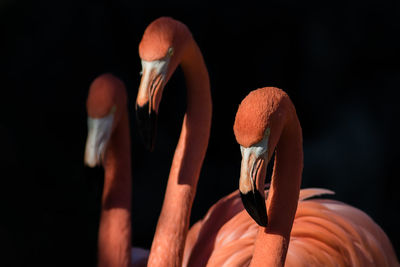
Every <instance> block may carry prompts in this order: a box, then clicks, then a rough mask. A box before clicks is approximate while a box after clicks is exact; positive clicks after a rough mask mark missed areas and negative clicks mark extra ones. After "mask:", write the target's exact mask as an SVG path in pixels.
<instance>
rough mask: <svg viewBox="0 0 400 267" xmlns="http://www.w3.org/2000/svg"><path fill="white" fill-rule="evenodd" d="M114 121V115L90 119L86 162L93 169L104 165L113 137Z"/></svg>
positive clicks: (88, 122) (88, 121)
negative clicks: (110, 140) (108, 146)
mask: <svg viewBox="0 0 400 267" xmlns="http://www.w3.org/2000/svg"><path fill="white" fill-rule="evenodd" d="M113 120H114V114H113V113H111V114H109V115H107V116H106V117H103V118H91V117H88V120H87V124H88V136H87V139H86V148H85V158H84V162H85V164H86V165H88V166H89V167H92V168H93V167H96V166H99V165H100V164H101V163H102V161H103V158H104V153H105V150H106V147H107V143H108V140H109V139H110V136H111V130H112V125H113Z"/></svg>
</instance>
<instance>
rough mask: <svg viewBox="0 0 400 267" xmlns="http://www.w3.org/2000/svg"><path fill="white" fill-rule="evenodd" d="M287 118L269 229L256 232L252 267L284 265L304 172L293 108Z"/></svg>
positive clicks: (272, 190)
mask: <svg viewBox="0 0 400 267" xmlns="http://www.w3.org/2000/svg"><path fill="white" fill-rule="evenodd" d="M289 116H290V117H289V118H288V120H287V123H286V125H285V126H284V128H283V130H282V134H281V136H280V138H279V141H278V144H277V146H276V152H275V153H276V157H275V166H274V172H273V175H272V179H271V187H270V190H269V195H268V201H267V214H268V226H267V227H260V228H259V231H258V235H257V239H256V242H255V248H254V254H253V259H252V262H251V264H250V266H252V267H261V266H284V263H285V258H286V253H287V249H288V246H289V240H290V232H291V230H292V225H293V220H294V216H295V214H296V210H297V203H298V199H299V193H300V184H301V173H302V170H303V147H302V133H301V126H300V123H299V120H298V118H297V115H296V112H295V110H294V107H293V109H292V112H291V114H290V115H289Z"/></svg>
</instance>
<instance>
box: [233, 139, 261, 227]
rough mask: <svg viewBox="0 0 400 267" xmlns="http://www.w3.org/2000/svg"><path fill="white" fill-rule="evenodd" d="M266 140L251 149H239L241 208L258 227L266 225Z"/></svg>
mask: <svg viewBox="0 0 400 267" xmlns="http://www.w3.org/2000/svg"><path fill="white" fill-rule="evenodd" d="M267 144H268V138H264V139H263V140H262V141H261V142H259V143H257V144H255V145H253V146H251V147H247V148H245V147H242V146H241V147H240V149H241V151H242V163H241V168H240V180H239V191H240V196H241V198H242V202H243V206H244V208H245V209H246V211H247V213H248V214H249V215H250V216H251V217H252V218H253V220H255V221H256V222H257V224H258V225H260V226H263V227H266V226H267V224H268V216H267V208H266V205H265V196H264V183H265V171H266V162H267V155H268V153H267V149H266V148H267Z"/></svg>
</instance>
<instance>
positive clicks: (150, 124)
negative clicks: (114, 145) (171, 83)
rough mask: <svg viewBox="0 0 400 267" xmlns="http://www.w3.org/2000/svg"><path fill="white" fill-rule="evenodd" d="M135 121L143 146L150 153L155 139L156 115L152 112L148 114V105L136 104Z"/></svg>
mask: <svg viewBox="0 0 400 267" xmlns="http://www.w3.org/2000/svg"><path fill="white" fill-rule="evenodd" d="M136 120H137V122H138V126H139V132H140V133H141V136H142V139H143V142H144V146H145V148H146V149H147V150H148V151H150V152H152V151H153V150H154V144H155V139H156V138H155V137H156V127H157V114H156V113H155V112H154V111H153V110H150V112H149V103H146V104H145V105H143V106H139V105H138V104H136Z"/></svg>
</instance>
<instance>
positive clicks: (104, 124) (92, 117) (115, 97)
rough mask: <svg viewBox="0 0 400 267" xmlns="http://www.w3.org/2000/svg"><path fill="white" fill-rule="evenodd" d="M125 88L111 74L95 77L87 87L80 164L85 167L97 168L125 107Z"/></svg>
mask: <svg viewBox="0 0 400 267" xmlns="http://www.w3.org/2000/svg"><path fill="white" fill-rule="evenodd" d="M126 101H127V96H126V89H125V85H124V84H123V82H122V81H121V80H119V79H118V78H116V77H115V76H113V75H112V74H108V73H107V74H102V75H100V76H99V77H97V78H96V79H95V80H94V81H93V82H92V84H91V85H90V88H89V95H88V98H87V102H86V109H87V113H88V119H87V125H88V136H87V139H86V148H85V157H84V162H85V164H86V165H88V166H89V167H95V166H97V165H100V164H101V163H102V162H103V161H104V160H103V159H104V156H105V155H104V154H105V151H106V147H107V144H108V141H109V140H110V137H111V135H112V133H113V131H114V129H115V128H116V126H117V124H118V120H119V118H120V116H121V114H122V108H123V107H124V106H126Z"/></svg>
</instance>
